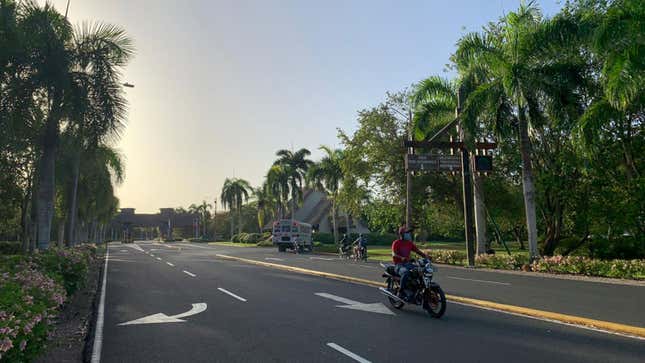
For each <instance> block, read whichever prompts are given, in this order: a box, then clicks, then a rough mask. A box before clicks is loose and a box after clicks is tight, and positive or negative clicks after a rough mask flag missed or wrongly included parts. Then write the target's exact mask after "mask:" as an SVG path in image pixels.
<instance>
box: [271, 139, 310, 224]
mask: <svg viewBox="0 0 645 363" xmlns="http://www.w3.org/2000/svg"><path fill="white" fill-rule="evenodd" d="M309 155H311V152H310V151H309V150H307V149H304V148H303V149H300V150H298V151H296V152H292V151H290V150H278V152H276V156H277V157H278V159H277V160H276V161H275V162H274V163H273V165H274V166H279V167H281V168H282V171H283V173H285V174H286V175H287V180H288V186H289V192H290V193H289V194H290V197H291V219H294V218H295V213H296V208H297V205H298V203H299V202H301V201H302V194H303V181H304V179H305V175H306V173H307V169H309V167H310V166H311V165H312V163H313V162H312V161H311V160H309V159H307V157H308V156H309Z"/></svg>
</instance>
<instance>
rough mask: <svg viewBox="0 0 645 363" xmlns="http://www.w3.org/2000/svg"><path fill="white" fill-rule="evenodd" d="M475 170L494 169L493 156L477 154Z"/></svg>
mask: <svg viewBox="0 0 645 363" xmlns="http://www.w3.org/2000/svg"><path fill="white" fill-rule="evenodd" d="M475 171H481V172H485V171H493V157H492V156H490V155H475Z"/></svg>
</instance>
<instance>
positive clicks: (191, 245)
mask: <svg viewBox="0 0 645 363" xmlns="http://www.w3.org/2000/svg"><path fill="white" fill-rule="evenodd" d="M177 245H178V246H185V247H195V248H203V249H206V250H212V249H213V248H211V247H204V246H197V245H194V244H186V243H177Z"/></svg>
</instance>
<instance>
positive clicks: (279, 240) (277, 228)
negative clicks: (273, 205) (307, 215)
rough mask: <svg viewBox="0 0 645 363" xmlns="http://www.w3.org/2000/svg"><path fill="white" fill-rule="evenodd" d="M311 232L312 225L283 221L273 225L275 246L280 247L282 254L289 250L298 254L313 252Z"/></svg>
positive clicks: (288, 220)
mask: <svg viewBox="0 0 645 363" xmlns="http://www.w3.org/2000/svg"><path fill="white" fill-rule="evenodd" d="M311 231H312V229H311V224H308V223H302V222H299V221H296V220H292V219H281V220H279V221H276V222H274V223H273V236H272V240H273V244H274V245H276V246H278V251H280V252H284V251H286V250H288V249H290V250H294V251H296V252H303V251H305V250H307V251H312V250H313V242H312V239H311Z"/></svg>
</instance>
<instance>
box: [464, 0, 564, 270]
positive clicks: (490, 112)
mask: <svg viewBox="0 0 645 363" xmlns="http://www.w3.org/2000/svg"><path fill="white" fill-rule="evenodd" d="M540 24H541V14H540V11H539V9H538V8H537V7H536V6H534V5H533V3H529V4H524V3H523V4H522V5H520V7H519V9H518V10H517V11H516V12H511V13H509V14H508V15H506V16H505V17H503V18H502V19H501V20H500V22H499V23H497V24H493V25H491V26H490V27H489V28H487V29H485V31H484V32H482V33H469V34H467V35H465V36H464V37H463V38H462V39H461V40H460V41H459V43H458V49H457V52H456V54H455V56H454V58H453V60H454V61H455V63H456V64H457V68H458V70H459V72H460V74H461V76H462V77H463V78H465V79H468V80H476V81H477V82H476V86H475V87H474V90H473V91H472V92H470V93H469V94H468V98H467V100H466V102H465V105H464V107H463V112H462V117H463V121H464V122H465V124H466V125H467V126H468V127H469V128H470V129H471V130H474V129H475V125H476V124H477V122H485V123H487V124H488V125H490V126H491V128H492V129H494V130H496V131H497V132H498V135H499V136H500V137H505V136H507V135H509V134H512V133H513V132H514V131H517V132H518V139H519V149H520V150H519V151H520V155H521V159H522V186H523V194H524V208H525V213H526V226H527V232H528V242H529V253H530V256H531V258H533V259H534V258H537V257H538V256H539V253H538V232H537V218H536V192H535V180H534V172H533V151H532V146H531V139H530V134H531V132H532V131H531V130H532V129H534V128H537V127H540V126H541V125H542V124H544V122H545V120H546V116H545V114H544V110H545V108H546V107H545V106H547V107H548V106H550V105H554V104H558V101H559V100H558V99H557V97H558V96H560V95H559V94H555V95H554V94H553V92H552V91H553V90H552V81H553V80H554V79H557V77H562V78H564V79H567V80H568V79H570V75H569V74H567V72H568V71H569V70H570V69H569V67H568V65H567V64H561V63H558V62H557V61H556V62H541V61H536V59H535V57H534V53H535V51H536V49H537V45H536V43H535V42H534V41H533V40H534V38H533V36H534V34H535V32H536V31H537V29H538V28H539V26H540Z"/></svg>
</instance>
